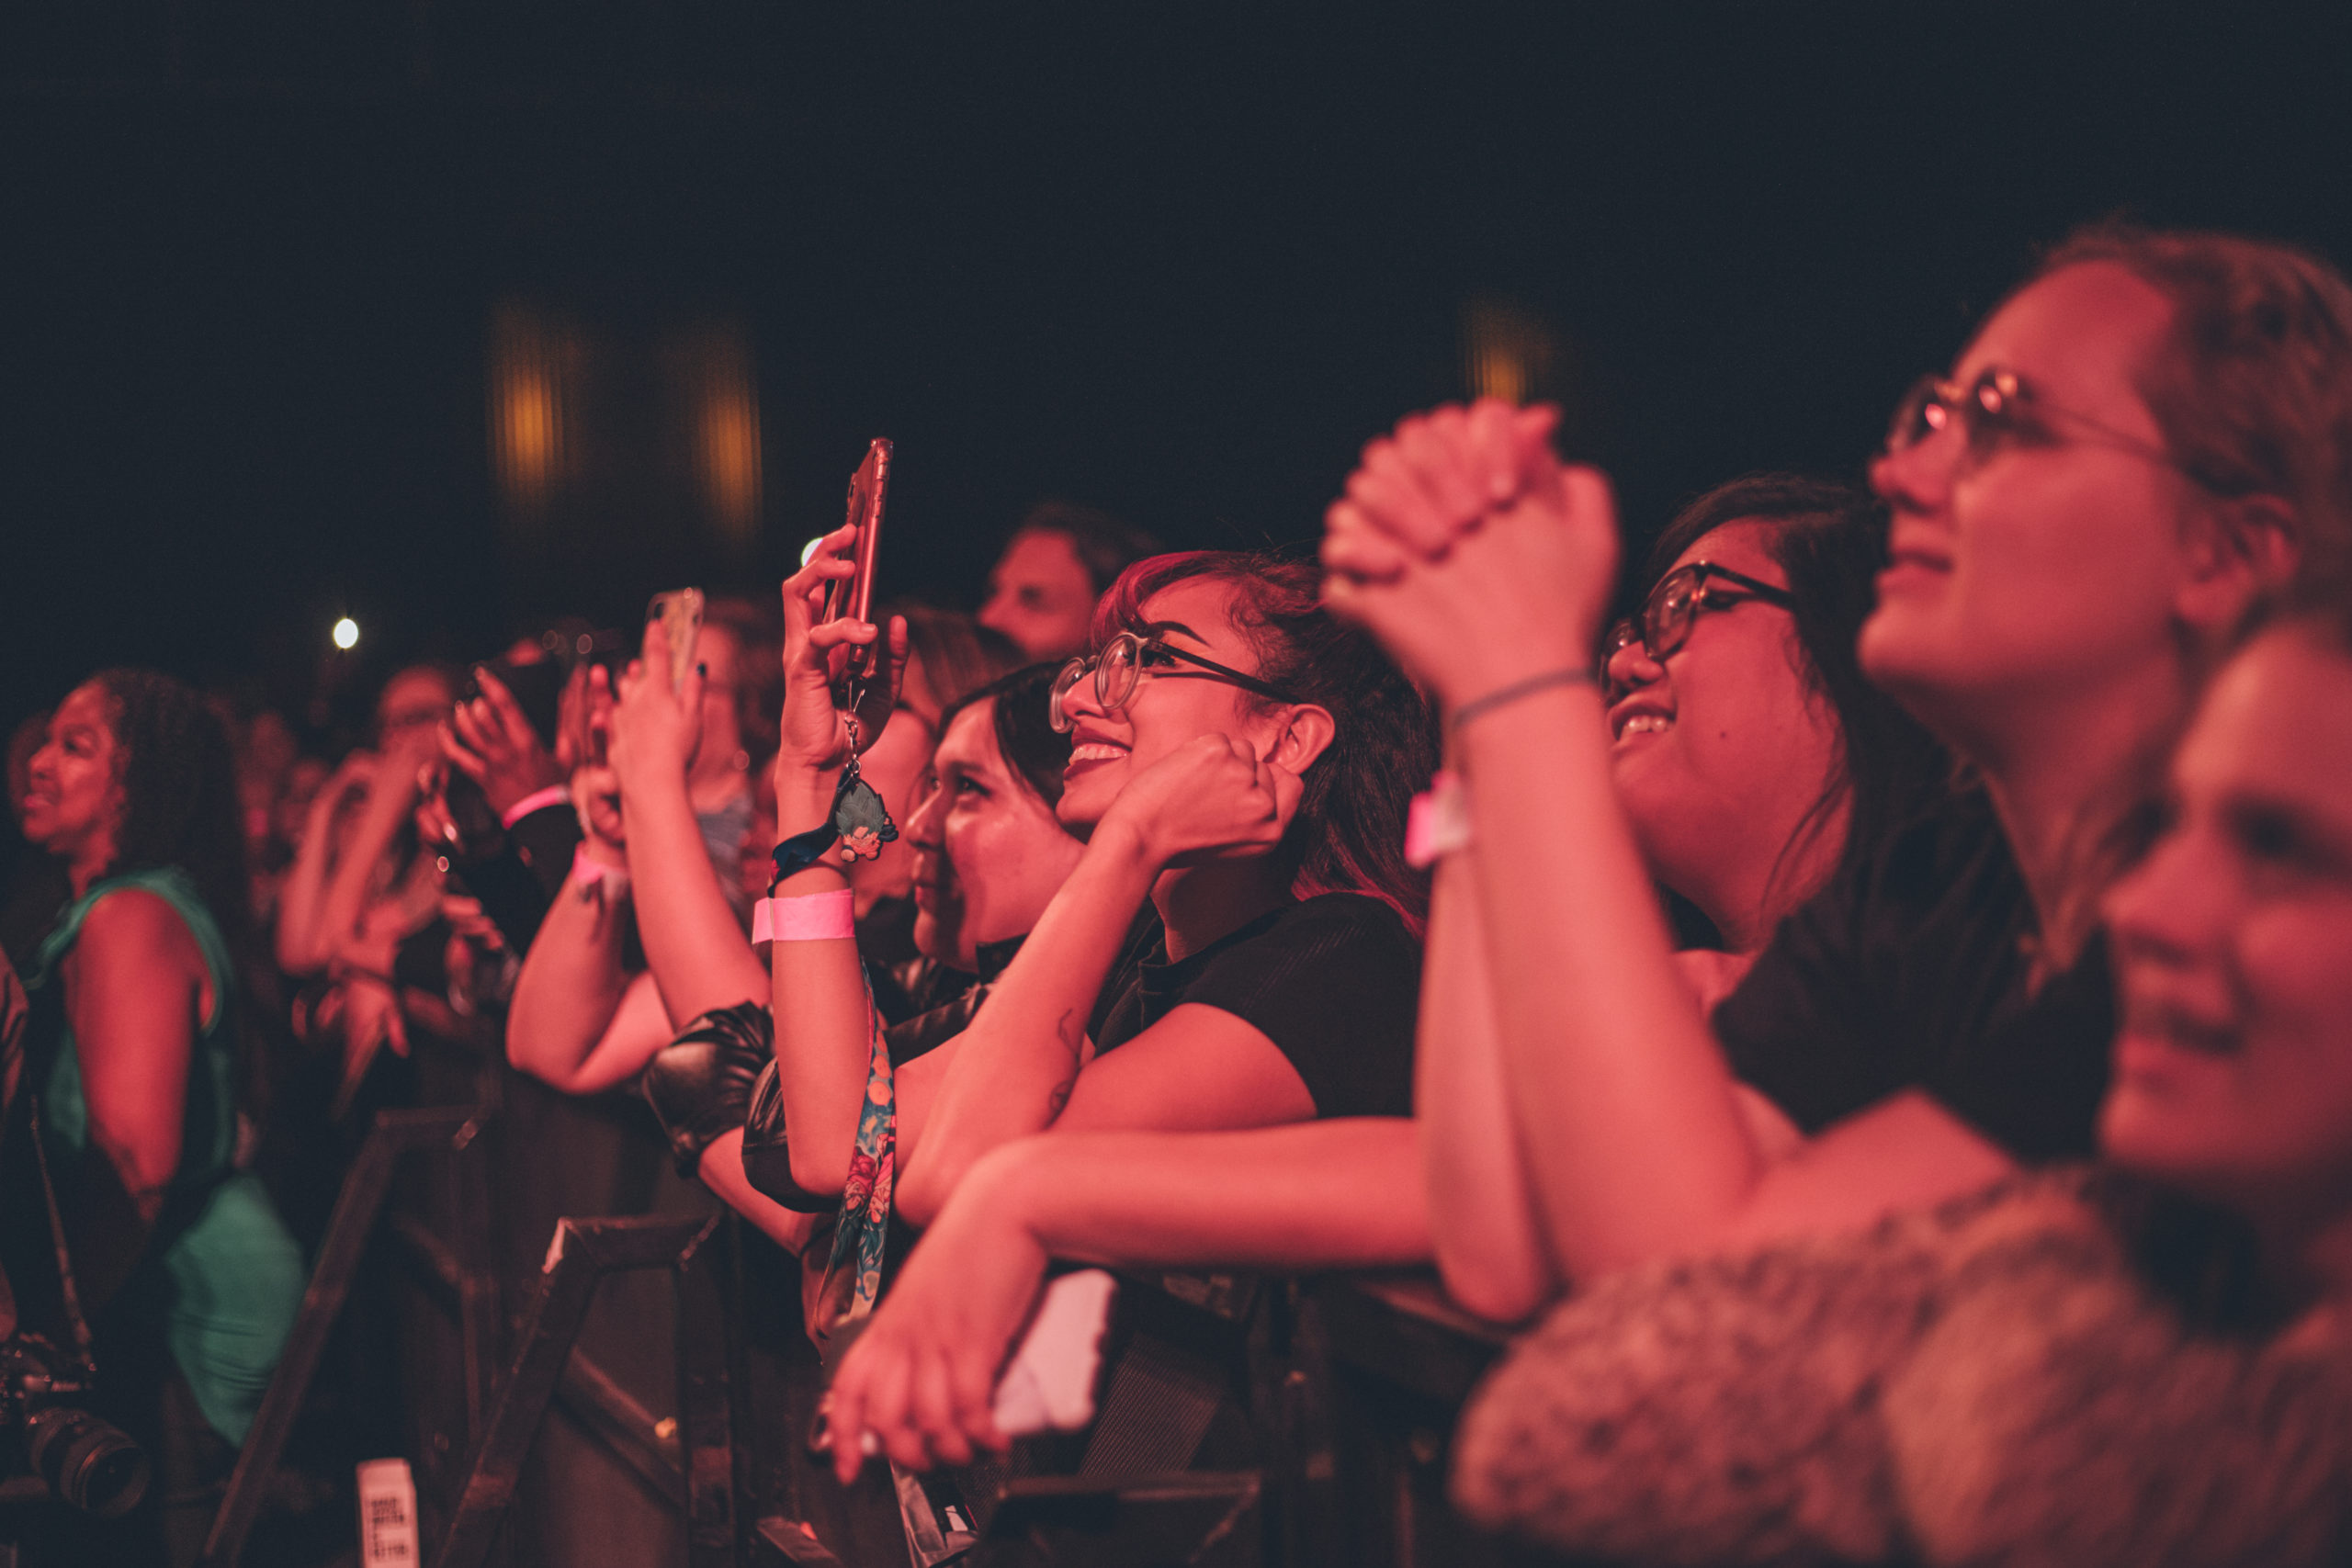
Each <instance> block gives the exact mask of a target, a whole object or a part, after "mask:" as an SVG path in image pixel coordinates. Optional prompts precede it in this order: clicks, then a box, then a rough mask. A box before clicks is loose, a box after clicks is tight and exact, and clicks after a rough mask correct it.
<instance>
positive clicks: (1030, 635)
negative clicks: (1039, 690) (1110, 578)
mask: <svg viewBox="0 0 2352 1568" xmlns="http://www.w3.org/2000/svg"><path fill="white" fill-rule="evenodd" d="M1094 597H1095V595H1094V579H1093V578H1092V577H1091V576H1090V575H1088V573H1087V570H1086V563H1085V562H1084V561H1081V560H1080V559H1079V558H1078V551H1077V549H1076V547H1073V546H1072V545H1071V544H1070V541H1069V536H1068V535H1066V534H1057V533H1053V532H1051V531H1049V530H1046V529H1043V528H1031V529H1027V530H1024V531H1023V532H1022V533H1019V534H1015V535H1014V536H1012V543H1011V544H1009V545H1007V546H1006V547H1004V555H1003V556H1002V557H1001V558H1000V559H999V560H998V561H997V563H996V566H995V568H994V569H993V570H990V571H989V596H988V601H987V603H985V604H982V605H981V606H980V613H979V616H978V619H979V623H980V625H982V626H991V627H994V628H995V629H996V630H998V631H1001V632H1002V633H1003V634H1004V635H1005V636H1007V637H1011V638H1012V640H1013V641H1014V642H1016V643H1018V644H1019V645H1020V647H1021V652H1022V655H1023V657H1024V658H1026V659H1028V660H1032V661H1034V662H1038V663H1043V662H1046V661H1048V660H1056V659H1068V658H1069V657H1070V656H1071V655H1072V654H1074V653H1078V652H1080V651H1082V650H1083V649H1085V647H1086V636H1087V631H1088V628H1089V625H1090V623H1091V621H1092V619H1093V616H1094Z"/></svg>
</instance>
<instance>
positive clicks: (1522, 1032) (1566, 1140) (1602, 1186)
mask: <svg viewBox="0 0 2352 1568" xmlns="http://www.w3.org/2000/svg"><path fill="white" fill-rule="evenodd" d="M1606 736H1607V729H1606V727H1605V722H1604V718H1603V715H1602V712H1601V706H1600V698H1599V694H1597V693H1596V692H1594V691H1593V690H1592V689H1590V688H1589V687H1585V686H1577V687H1571V688H1561V689H1555V690H1553V691H1550V692H1546V693H1543V694H1538V695H1535V696H1531V697H1528V698H1525V699H1523V700H1521V702H1519V703H1517V704H1514V705H1512V706H1511V707H1510V709H1508V710H1506V711H1505V712H1500V713H1497V714H1494V715H1491V716H1487V717H1484V718H1481V719H1479V720H1477V721H1476V722H1474V723H1473V724H1471V725H1469V726H1467V727H1465V728H1464V731H1463V733H1462V739H1461V744H1462V746H1463V758H1464V772H1465V773H1466V774H1467V776H1468V787H1469V790H1470V796H1471V812H1472V820H1473V824H1474V833H1475V841H1474V844H1473V846H1472V848H1471V850H1470V851H1469V853H1470V855H1471V857H1472V864H1473V865H1474V867H1475V868H1476V882H1477V887H1478V898H1479V905H1480V912H1481V914H1482V915H1483V917H1484V919H1485V924H1486V931H1487V951H1488V953H1489V956H1490V961H1491V964H1492V968H1491V974H1492V984H1493V991H1494V997H1495V1011H1496V1021H1497V1024H1498V1027H1499V1029H1500V1032H1501V1040H1502V1059H1503V1065H1504V1070H1505V1075H1506V1078H1507V1086H1508V1093H1509V1098H1510V1104H1511V1106H1512V1108H1513V1111H1514V1112H1515V1117H1516V1122H1517V1127H1518V1132H1519V1138H1520V1147H1521V1150H1522V1151H1523V1152H1524V1154H1525V1156H1526V1158H1527V1162H1528V1167H1529V1168H1530V1169H1531V1170H1532V1172H1533V1174H1534V1177H1535V1180H1536V1201H1537V1207H1538V1210H1539V1212H1540V1213H1541V1214H1542V1215H1543V1219H1544V1228H1545V1232H1546V1234H1547V1235H1549V1236H1550V1238H1551V1241H1552V1249H1551V1251H1552V1257H1553V1258H1555V1259H1556V1260H1557V1263H1558V1265H1559V1267H1560V1268H1562V1269H1565V1270H1566V1272H1567V1273H1568V1275H1569V1276H1570V1277H1571V1278H1582V1277H1586V1276H1589V1275H1591V1274H1593V1273H1597V1272H1600V1271H1604V1270H1607V1269H1614V1268H1618V1267H1621V1266H1623V1265H1624V1264H1627V1263H1630V1262H1634V1261H1637V1260H1639V1259H1641V1258H1649V1257H1654V1256H1657V1255H1660V1254H1664V1253H1671V1252H1679V1251H1684V1250H1688V1249H1690V1248H1692V1247H1699V1246H1702V1245H1704V1244H1705V1243H1706V1242H1707V1241H1708V1240H1709V1239H1711V1238H1712V1237H1713V1236H1714V1235H1716V1234H1718V1233H1719V1232H1720V1230H1721V1229H1722V1227H1724V1225H1725V1224H1728V1223H1729V1222H1730V1221H1731V1220H1732V1219H1733V1217H1734V1216H1735V1215H1736V1213H1737V1211H1738V1209H1739V1207H1740V1205H1741V1204H1742V1202H1743V1201H1745V1200H1746V1198H1747V1194H1748V1193H1749V1191H1750V1190H1752V1188H1753V1185H1754V1183H1755V1181H1756V1179H1757V1178H1758V1175H1759V1173H1760V1160H1759V1158H1758V1154H1757V1151H1756V1149H1755V1147H1754V1145H1753V1144H1752V1142H1751V1141H1750V1139H1749V1136H1748V1134H1747V1127H1746V1124H1745V1122H1744V1120H1743V1119H1742V1117H1741V1115H1740V1112H1739V1109H1738V1105H1737V1101H1736V1097H1735V1092H1734V1085H1733V1081H1732V1078H1731V1076H1730V1074H1729V1072H1728V1070H1727V1069H1726V1067H1725V1066H1724V1059H1723V1055H1722V1052H1721V1051H1720V1050H1719V1049H1718V1048H1717V1046H1716V1044H1715V1042H1714V1038H1713V1035H1712V1034H1711V1033H1710V1032H1709V1031H1708V1029H1707V1026H1706V1023H1705V1021H1704V1020H1703V1019H1702V1017H1701V1016H1700V1014H1699V1011H1698V1009H1697V1007H1696V1006H1695V1005H1694V1003H1693V1002H1692V1000H1691V995H1690V991H1689V989H1688V987H1686V986H1685V985H1684V983H1683V982H1682V979H1681V977H1680V975H1679V972H1678V970H1677V969H1676V967H1675V964H1674V958H1673V947H1672V941H1671V938H1670V936H1669V933H1668V929H1667V926H1666V922H1665V918H1664V916H1663V914H1662V912H1661V911H1660V910H1659V908H1658V907H1657V897H1656V895H1655V893H1654V892H1653V890H1652V887H1651V884H1650V880H1649V874H1648V871H1647V869H1646V867H1645V864H1644V863H1643V861H1642V858H1641V855H1640V852H1638V851H1637V850H1636V848H1635V847H1634V840H1633V835H1632V833H1631V831H1630V829H1628V828H1627V826H1626V824H1625V821H1624V818H1623V813H1622V812H1621V810H1620V808H1619V807H1618V804H1617V799H1616V792H1615V786H1614V784H1613V782H1612V779H1611V767H1610V759H1609V754H1608V750H1607V746H1608V742H1607V740H1606V739H1605V738H1606Z"/></svg>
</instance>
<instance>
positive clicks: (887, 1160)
mask: <svg viewBox="0 0 2352 1568" xmlns="http://www.w3.org/2000/svg"><path fill="white" fill-rule="evenodd" d="M859 972H860V975H861V976H863V974H864V970H863V967H862V966H861V968H860V971H859ZM865 1029H866V1033H867V1035H868V1036H869V1037H870V1038H871V1040H872V1041H873V1055H872V1057H871V1058H870V1065H869V1066H867V1068H866V1073H865V1105H864V1107H863V1108H861V1109H860V1110H859V1111H858V1116H857V1146H856V1149H855V1151H854V1153H852V1154H851V1156H850V1159H849V1179H848V1180H847V1181H845V1182H844V1183H842V1213H841V1220H840V1222H839V1223H838V1224H836V1225H835V1226H834V1227H833V1249H832V1255H831V1257H830V1258H828V1259H827V1260H826V1263H825V1278H824V1282H823V1283H822V1284H821V1285H820V1286H819V1287H818V1288H819V1291H820V1294H821V1296H822V1298H823V1299H824V1300H825V1301H826V1302H828V1303H830V1302H832V1301H833V1300H835V1299H836V1297H835V1294H834V1292H836V1291H837V1290H839V1289H840V1287H839V1286H838V1285H837V1284H836V1283H835V1281H836V1280H838V1279H840V1278H841V1270H842V1264H843V1263H845V1262H849V1261H850V1260H851V1259H853V1258H854V1259H855V1262H856V1272H855V1273H854V1274H852V1275H850V1276H849V1277H848V1286H849V1289H848V1291H847V1292H846V1294H847V1297H848V1299H847V1300H846V1301H844V1302H843V1303H842V1310H841V1312H840V1314H839V1317H838V1321H840V1322H849V1321H851V1320H854V1319H856V1318H861V1317H864V1316H865V1314H868V1313H870V1312H872V1311H873V1310H874V1303H875V1299H876V1297H878V1296H879V1295H880V1294H881V1293H882V1251H883V1247H884V1245H885V1244H886V1243H887V1242H888V1240H889V1235H890V1189H891V1186H892V1180H891V1176H892V1170H893V1168H894V1167H895V1166H896V1164H897V1162H898V1145H899V1105H898V1091H897V1088H896V1085H895V1083H894V1081H893V1079H892V1077H891V1076H890V1047H889V1043H888V1041H887V1040H886V1039H885V1038H884V1037H883V1033H882V1027H881V1021H880V1020H879V1019H877V1018H876V1016H875V1011H874V987H873V985H872V983H871V982H868V983H867V984H866V987H865Z"/></svg>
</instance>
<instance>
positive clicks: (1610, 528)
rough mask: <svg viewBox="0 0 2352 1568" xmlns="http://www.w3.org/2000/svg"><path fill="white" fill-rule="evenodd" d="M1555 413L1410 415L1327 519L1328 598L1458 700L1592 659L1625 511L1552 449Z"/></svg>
mask: <svg viewBox="0 0 2352 1568" xmlns="http://www.w3.org/2000/svg"><path fill="white" fill-rule="evenodd" d="M1557 417H1558V416H1557V411H1555V410H1553V409H1550V408H1542V407H1539V408H1531V409H1523V410H1522V409H1514V408H1512V407H1510V405H1509V404H1507V403H1504V402H1501V401H1500V400H1496V399H1491V398H1488V399H1482V400H1479V401H1478V402H1476V403H1475V404H1473V405H1471V406H1470V407H1468V408H1461V407H1457V406H1448V407H1444V408H1441V409H1437V410H1434V411H1432V412H1430V413H1427V414H1416V415H1413V416H1411V417H1409V418H1408V419H1406V420H1405V421H1403V422H1402V423H1399V424H1398V425H1397V431H1396V434H1394V435H1393V436H1381V437H1378V438H1376V439H1375V440H1374V441H1373V442H1371V443H1370V444H1369V445H1367V446H1365V447H1364V450H1363V460H1362V462H1361V464H1360V465H1359V466H1358V468H1356V470H1355V472H1354V473H1353V474H1351V475H1350V476H1349V479H1348V484H1347V491H1346V493H1345V494H1344V495H1342V496H1341V497H1340V499H1339V500H1338V501H1335V502H1332V503H1331V506H1330V508H1329V511H1328V512H1326V513H1325V514H1324V525H1325V532H1324V538H1323V564H1324V569H1325V572H1326V575H1325V578H1324V597H1325V601H1326V602H1327V603H1328V604H1329V605H1330V606H1331V608H1332V610H1333V611H1334V612H1336V613H1338V614H1340V615H1345V616H1347V617H1349V618H1350V619H1351V620H1354V621H1357V622H1358V623H1360V624H1361V625H1363V626H1365V627H1366V628H1367V629H1368V630H1370V631H1371V632H1372V633H1373V634H1374V636H1375V637H1379V638H1380V640H1381V643H1382V645H1383V646H1384V647H1385V648H1386V649H1388V651H1389V653H1390V654H1391V655H1392V656H1393V657H1394V658H1396V660H1397V662H1398V663H1399V664H1401V665H1402V666H1404V668H1405V670H1406V671H1407V672H1408V673H1409V674H1411V675H1412V676H1413V677H1414V678H1415V679H1416V680H1417V681H1419V682H1421V683H1422V684H1423V685H1425V686H1427V687H1429V688H1430V690H1432V691H1433V692H1435V693H1436V694H1437V695H1438V697H1439V698H1440V699H1441V700H1442V701H1443V702H1445V703H1446V704H1448V705H1459V704H1461V703H1464V702H1466V701H1469V700H1471V699H1473V698H1476V697H1477V696H1479V695H1482V694H1485V693H1487V692H1489V691H1492V690H1495V689H1497V688H1498V687H1500V686H1502V685H1505V684H1507V683H1509V682H1511V681H1514V680H1517V679H1520V678H1521V677H1522V676H1524V675H1527V674H1529V673H1531V672H1532V671H1537V670H1544V669H1557V668H1561V667H1563V666H1567V665H1575V664H1581V663H1582V662H1583V661H1584V660H1587V659H1589V657H1590V656H1591V649H1592V648H1593V645H1594V643H1595V641H1596V640H1597V638H1598V636H1599V633H1600V617H1601V615H1602V613H1603V611H1604V610H1605V608H1606V607H1607V604H1608V600H1609V594H1610V591H1611V585H1612V584H1613V582H1614V581H1615V578H1616V570H1617V550H1618V543H1617V520H1616V508H1615V504H1614V502H1613V501H1612V499H1611V495H1610V491H1609V483H1608V480H1607V479H1605V478H1604V477H1603V476H1602V475H1601V474H1600V472H1599V471H1597V470H1595V469H1591V468H1577V467H1572V466H1569V465H1566V464H1563V463H1561V462H1560V460H1559V458H1558V457H1556V456H1555V454H1554V453H1553V450H1552V446H1551V435H1552V430H1553V427H1554V425H1555V423H1556V422H1557Z"/></svg>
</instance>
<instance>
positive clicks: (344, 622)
mask: <svg viewBox="0 0 2352 1568" xmlns="http://www.w3.org/2000/svg"><path fill="white" fill-rule="evenodd" d="M334 645H335V646H336V647H337V648H341V649H353V648H357V647H358V646H359V623H358V622H357V621H355V620H353V619H352V618H351V617H350V616H349V615H345V616H344V617H343V619H341V620H339V621H337V622H336V623H335V624H334Z"/></svg>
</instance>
